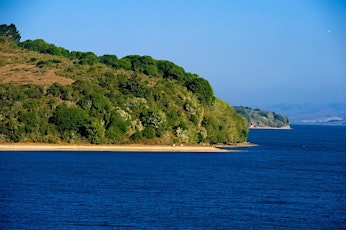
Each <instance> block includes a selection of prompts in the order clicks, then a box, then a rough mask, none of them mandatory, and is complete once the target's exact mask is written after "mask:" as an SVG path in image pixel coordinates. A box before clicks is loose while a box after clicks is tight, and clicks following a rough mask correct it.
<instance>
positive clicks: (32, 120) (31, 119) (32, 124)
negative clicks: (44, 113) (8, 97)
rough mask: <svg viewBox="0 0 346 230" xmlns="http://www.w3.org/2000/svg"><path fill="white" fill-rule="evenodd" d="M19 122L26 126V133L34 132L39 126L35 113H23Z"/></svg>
mask: <svg viewBox="0 0 346 230" xmlns="http://www.w3.org/2000/svg"><path fill="white" fill-rule="evenodd" d="M19 121H20V122H23V123H24V124H25V131H26V132H27V133H29V132H32V131H34V129H35V128H36V127H37V125H38V117H37V115H36V114H35V113H30V112H27V113H23V114H21V115H20V117H19Z"/></svg>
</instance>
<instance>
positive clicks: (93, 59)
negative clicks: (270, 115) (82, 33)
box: [70, 51, 99, 65]
mask: <svg viewBox="0 0 346 230" xmlns="http://www.w3.org/2000/svg"><path fill="white" fill-rule="evenodd" d="M70 57H71V58H74V59H78V60H79V62H78V63H79V64H81V65H95V64H97V63H98V61H99V60H98V57H97V56H96V55H95V54H94V53H93V52H79V51H72V52H71V54H70Z"/></svg>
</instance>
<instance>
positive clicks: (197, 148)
mask: <svg viewBox="0 0 346 230" xmlns="http://www.w3.org/2000/svg"><path fill="white" fill-rule="evenodd" d="M247 146H254V145H253V144H250V143H240V144H235V145H215V146H211V145H140V144H129V145H92V144H45V143H0V152H3V151H107V152H235V151H237V150H231V149H223V148H226V147H227V148H233V147H247Z"/></svg>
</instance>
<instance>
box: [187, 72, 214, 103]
mask: <svg viewBox="0 0 346 230" xmlns="http://www.w3.org/2000/svg"><path fill="white" fill-rule="evenodd" d="M185 86H186V87H187V89H188V90H190V91H191V92H193V93H194V94H196V95H197V97H198V99H199V100H200V101H201V103H203V104H205V105H212V104H213V102H214V101H215V97H214V91H213V88H212V87H211V85H210V84H209V82H208V81H207V80H205V79H204V78H200V77H199V78H194V79H192V80H190V81H188V82H187V83H186V84H185Z"/></svg>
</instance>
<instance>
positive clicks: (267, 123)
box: [234, 106, 290, 128]
mask: <svg viewBox="0 0 346 230" xmlns="http://www.w3.org/2000/svg"><path fill="white" fill-rule="evenodd" d="M234 109H235V111H236V112H237V113H238V114H240V115H242V116H244V117H245V118H246V120H247V121H248V124H249V126H250V127H251V128H289V125H290V124H289V120H288V118H287V117H285V116H283V115H281V114H276V113H274V112H268V111H265V110H260V109H251V108H249V107H244V106H235V107H234Z"/></svg>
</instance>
